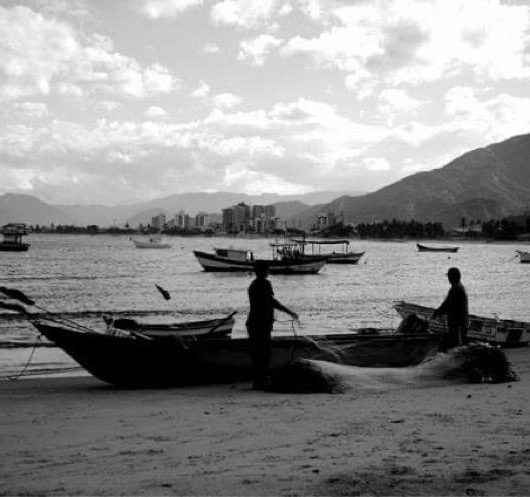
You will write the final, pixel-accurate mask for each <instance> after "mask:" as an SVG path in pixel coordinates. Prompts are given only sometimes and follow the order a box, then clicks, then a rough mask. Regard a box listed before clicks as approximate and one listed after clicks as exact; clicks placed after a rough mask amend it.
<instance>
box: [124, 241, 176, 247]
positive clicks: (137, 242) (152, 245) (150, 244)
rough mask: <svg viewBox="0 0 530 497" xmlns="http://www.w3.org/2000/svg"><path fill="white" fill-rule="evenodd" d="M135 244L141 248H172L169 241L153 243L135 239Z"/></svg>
mask: <svg viewBox="0 0 530 497" xmlns="http://www.w3.org/2000/svg"><path fill="white" fill-rule="evenodd" d="M133 243H134V246H135V247H136V248H139V249H168V248H171V245H170V244H169V243H152V242H141V241H138V240H133Z"/></svg>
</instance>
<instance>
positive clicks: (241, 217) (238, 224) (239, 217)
mask: <svg viewBox="0 0 530 497" xmlns="http://www.w3.org/2000/svg"><path fill="white" fill-rule="evenodd" d="M232 209H233V212H234V219H233V227H234V229H235V231H237V232H239V231H247V230H248V227H249V223H250V205H247V204H245V203H244V202H241V203H239V204H237V205H234V206H233V207H232Z"/></svg>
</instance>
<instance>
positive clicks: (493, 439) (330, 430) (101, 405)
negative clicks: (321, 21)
mask: <svg viewBox="0 0 530 497" xmlns="http://www.w3.org/2000/svg"><path fill="white" fill-rule="evenodd" d="M507 354H508V356H509V358H510V360H511V361H512V363H513V366H514V369H515V371H516V372H517V373H518V374H519V376H520V381H519V382H516V383H510V384H497V385H489V384H474V385H470V384H459V385H454V384H445V385H437V386H432V385H431V386H429V387H423V388H420V387H417V386H415V387H411V386H403V385H400V386H394V387H389V388H383V389H366V388H363V387H362V386H359V388H356V389H353V390H350V391H348V392H347V393H344V394H338V395H337V394H336V395H331V394H310V395H302V394H298V395H296V394H294V395H293V394H291V395H287V394H273V393H263V392H257V391H252V390H251V389H250V386H249V384H243V383H242V384H236V385H215V386H204V387H193V388H178V389H176V388H175V389H164V390H123V389H116V388H112V387H109V386H107V385H105V384H103V383H101V382H99V381H98V380H96V379H93V378H92V377H77V378H60V379H59V378H55V379H51V378H50V379H27V380H19V381H17V382H2V383H1V384H0V397H1V400H0V403H1V405H2V409H1V412H0V423H1V430H0V431H1V447H2V458H1V460H0V480H1V481H2V485H1V487H0V495H183V494H185V495H289V496H295V495H398V494H399V495H528V494H530V469H529V467H530V464H529V462H530V443H529V437H528V436H529V434H530V426H529V421H530V417H529V416H528V395H529V391H530V350H529V349H528V348H522V349H513V350H509V351H507Z"/></svg>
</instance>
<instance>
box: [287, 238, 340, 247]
mask: <svg viewBox="0 0 530 497" xmlns="http://www.w3.org/2000/svg"><path fill="white" fill-rule="evenodd" d="M293 242H295V243H298V244H307V245H342V244H346V245H349V244H350V240H339V239H333V240H314V239H313V240H312V239H308V238H305V239H293Z"/></svg>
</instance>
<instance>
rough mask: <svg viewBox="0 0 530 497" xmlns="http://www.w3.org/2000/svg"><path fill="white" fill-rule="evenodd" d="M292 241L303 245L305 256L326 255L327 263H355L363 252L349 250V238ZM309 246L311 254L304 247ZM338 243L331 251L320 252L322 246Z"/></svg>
mask: <svg viewBox="0 0 530 497" xmlns="http://www.w3.org/2000/svg"><path fill="white" fill-rule="evenodd" d="M293 242H295V243H297V244H299V245H300V246H301V247H304V256H305V257H322V256H324V257H326V258H327V262H328V264H357V263H358V262H359V260H360V259H361V257H362V256H363V255H364V252H353V251H351V250H349V246H350V241H349V240H311V239H299V240H298V239H294V240H293ZM308 245H310V246H311V254H307V252H306V251H305V247H306V246H308ZM331 245H339V246H340V248H339V249H338V250H333V252H324V253H322V252H321V248H322V247H327V246H331Z"/></svg>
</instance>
